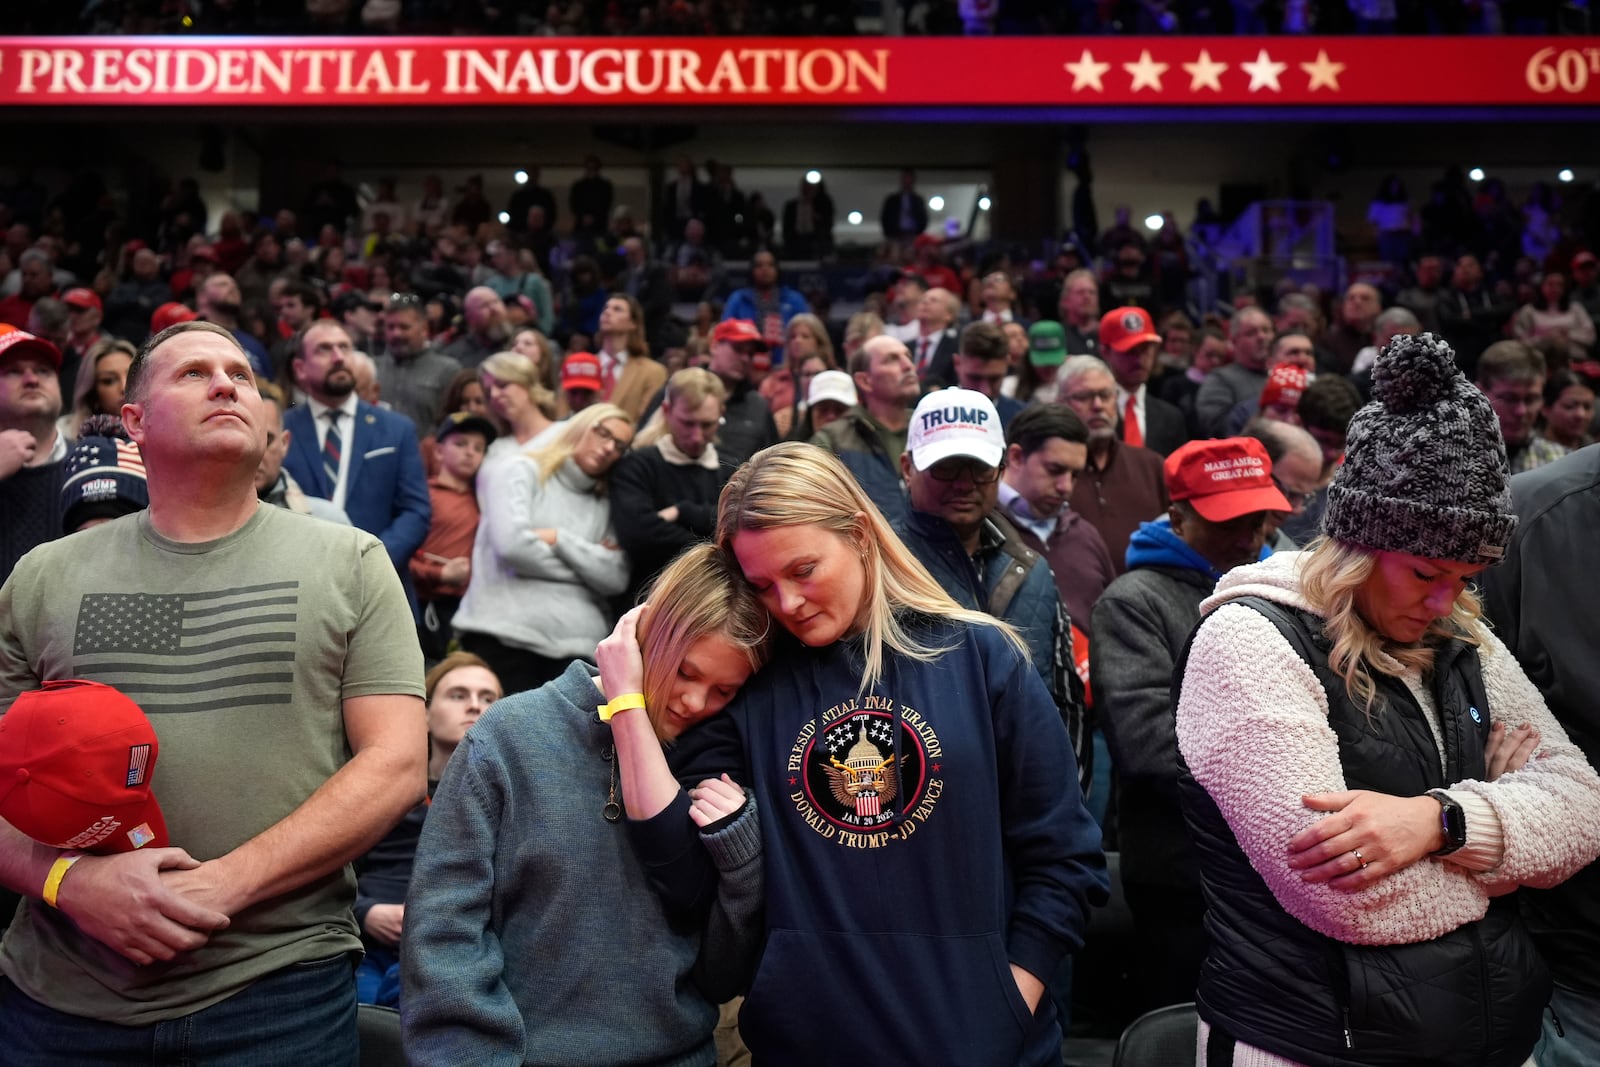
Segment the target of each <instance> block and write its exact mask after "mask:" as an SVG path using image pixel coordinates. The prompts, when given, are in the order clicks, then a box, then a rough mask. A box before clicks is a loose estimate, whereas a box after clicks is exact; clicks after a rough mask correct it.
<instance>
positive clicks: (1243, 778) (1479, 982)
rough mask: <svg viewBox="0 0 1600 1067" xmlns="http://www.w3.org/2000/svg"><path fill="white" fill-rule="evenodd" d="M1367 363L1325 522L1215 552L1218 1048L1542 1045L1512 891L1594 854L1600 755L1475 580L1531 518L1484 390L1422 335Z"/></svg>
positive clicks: (1182, 760) (1208, 880) (1206, 698)
mask: <svg viewBox="0 0 1600 1067" xmlns="http://www.w3.org/2000/svg"><path fill="white" fill-rule="evenodd" d="M1373 382H1374V386H1373V396H1374V400H1373V402H1372V403H1370V404H1368V405H1367V406H1366V407H1364V408H1363V409H1361V411H1360V412H1359V413H1358V414H1357V415H1356V417H1355V418H1354V420H1352V422H1351V424H1350V431H1349V442H1348V451H1347V453H1346V457H1345V462H1344V465H1343V466H1342V467H1341V468H1340V470H1339V472H1338V474H1337V475H1336V476H1335V478H1334V481H1333V484H1332V486H1331V487H1330V488H1329V491H1328V509H1327V514H1326V518H1325V536H1324V537H1322V538H1321V539H1319V540H1317V541H1316V542H1314V543H1313V544H1312V545H1311V546H1310V547H1309V548H1308V549H1307V550H1306V551H1304V552H1299V553H1279V554H1277V555H1274V556H1273V557H1272V558H1271V559H1270V560H1267V561H1265V562H1263V563H1259V564H1253V565H1250V566H1247V567H1240V568H1238V569H1236V570H1234V571H1233V572H1231V573H1230V574H1229V575H1227V576H1226V577H1225V578H1223V580H1222V581H1221V582H1220V583H1219V584H1218V586H1217V591H1216V593H1215V594H1214V595H1213V596H1212V597H1211V598H1210V599H1208V600H1207V601H1206V602H1205V603H1204V604H1202V605H1201V611H1202V615H1203V621H1202V622H1201V624H1200V626H1199V628H1198V629H1197V630H1196V632H1195V634H1194V636H1193V638H1192V639H1191V646H1190V649H1189V651H1188V653H1187V655H1186V661H1185V662H1186V664H1187V665H1186V666H1183V665H1180V668H1179V670H1180V672H1181V673H1182V679H1183V680H1182V686H1181V691H1180V694H1179V697H1178V701H1177V733H1178V748H1179V764H1180V776H1181V777H1180V793H1181V800H1182V804H1183V808H1184V816H1185V819H1186V820H1187V822H1188V825H1189V828H1190V831H1191V834H1192V835H1193V838H1194V840H1195V843H1196V847H1197V849H1198V851H1199V854H1200V866H1201V877H1202V881H1203V884H1204V887H1205V896H1206V903H1207V915H1206V933H1207V936H1208V940H1209V942H1210V948H1209V952H1208V955H1207V958H1206V961H1205V964H1204V966H1203V967H1202V969H1201V974H1200V981H1199V988H1198V990H1197V994H1196V1000H1197V1002H1198V1007H1199V1012H1200V1020H1201V1022H1200V1033H1199V1050H1198V1059H1197V1062H1198V1063H1199V1064H1205V1065H1207V1067H1211V1065H1217V1064H1235V1065H1249V1067H1255V1065H1267V1067H1278V1065H1294V1064H1311V1065H1316V1067H1332V1065H1346V1064H1358V1065H1373V1067H1378V1065H1395V1067H1399V1065H1412V1064H1432V1065H1438V1067H1452V1065H1456V1064H1462V1065H1465V1064H1476V1065H1485V1067H1519V1065H1522V1064H1524V1063H1531V1062H1532V1061H1531V1060H1530V1059H1529V1058H1528V1057H1529V1054H1530V1053H1531V1052H1532V1050H1533V1047H1534V1043H1535V1041H1536V1040H1537V1039H1538V1037H1539V1030H1540V1021H1541V1015H1542V1013H1543V1011H1544V1010H1545V1005H1546V1002H1547V1000H1548V998H1549V993H1550V980H1549V975H1548V973H1547V972H1546V970H1545V967H1544V964H1543V963H1542V961H1541V960H1540V959H1539V957H1538V954H1537V952H1536V951H1535V949H1534V947H1533V944H1532V942H1531V941H1530V940H1529V937H1528V934H1527V931H1526V930H1525V929H1524V928H1523V925H1522V922H1521V920H1520V919H1519V918H1518V916H1517V906H1516V903H1515V900H1514V898H1512V897H1511V896H1509V894H1511V893H1512V892H1513V891H1514V890H1516V889H1517V888H1518V887H1520V886H1524V885H1527V886H1535V887H1546V886H1550V885H1553V884H1555V883H1557V882H1560V881H1561V880H1562V879H1564V878H1566V877H1568V876H1569V875H1571V874H1572V873H1573V872H1574V871H1576V870H1577V869H1579V868H1580V867H1582V866H1584V865H1585V864H1587V863H1589V862H1590V861H1591V860H1592V859H1593V858H1594V857H1595V856H1596V855H1600V822H1597V821H1596V819H1595V818H1594V813H1595V812H1596V811H1597V810H1600V778H1597V777H1596V775H1595V772H1594V771H1593V769H1592V768H1590V766H1589V765H1588V763H1587V762H1586V761H1585V760H1584V758H1583V755H1582V753H1581V752H1580V751H1579V750H1578V749H1577V748H1576V747H1575V746H1574V745H1573V744H1572V743H1571V742H1570V741H1569V740H1568V739H1567V735H1566V734H1565V733H1564V732H1563V731H1562V729H1561V727H1560V726H1559V725H1558V724H1557V723H1556V721H1555V719H1554V718H1552V716H1551V715H1550V713H1549V711H1548V709H1547V708H1546V707H1545V703H1544V700H1543V699H1542V698H1541V697H1540V695H1539V693H1538V691H1537V690H1536V689H1535V688H1534V687H1533V685H1532V684H1531V683H1530V682H1529V681H1528V678H1527V676H1526V675H1525V674H1524V673H1523V671H1522V668H1521V667H1519V666H1518V665H1517V663H1516V661H1515V660H1514V659H1513V658H1512V657H1511V655H1510V653H1509V652H1507V651H1506V648H1505V646H1504V645H1503V644H1502V643H1501V642H1500V640H1499V639H1498V638H1496V637H1495V636H1494V635H1493V634H1492V633H1490V632H1489V630H1488V628H1487V627H1486V626H1485V625H1484V623H1483V622H1482V621H1481V619H1480V618H1479V603H1478V598H1477V596H1476V595H1475V594H1474V592H1473V591H1472V590H1471V589H1470V588H1469V587H1468V584H1469V583H1470V582H1471V581H1472V580H1473V579H1474V578H1475V577H1476V576H1477V575H1478V574H1479V573H1481V572H1482V571H1483V570H1484V569H1485V568H1486V567H1489V566H1492V565H1493V564H1494V563H1496V562H1498V561H1499V560H1500V559H1501V558H1502V557H1503V556H1504V554H1505V549H1506V545H1507V543H1508V542H1509V540H1510V538H1511V533H1512V531H1513V530H1514V529H1515V526H1516V521H1517V520H1516V518H1515V516H1514V515H1513V514H1512V512H1511V494H1510V491H1509V488H1508V485H1507V480H1508V467H1507V462H1506V451H1505V446H1504V444H1503V442H1502V440H1501V437H1500V431H1499V428H1498V425H1497V421H1496V418H1495V414H1494V411H1493V410H1492V409H1491V408H1490V406H1489V403H1488V401H1487V400H1486V399H1485V398H1484V397H1483V395H1482V394H1481V393H1480V392H1479V391H1478V390H1477V389H1475V388H1474V387H1473V386H1472V385H1471V384H1469V383H1468V382H1467V380H1466V379H1465V378H1464V377H1463V376H1462V375H1461V373H1460V371H1458V370H1457V369H1456V362H1455V356H1454V353H1452V352H1451V350H1450V348H1449V347H1448V346H1447V345H1445V344H1444V343H1443V342H1442V341H1440V340H1439V339H1438V338H1436V337H1434V336H1432V335H1431V334H1423V335H1421V336H1419V337H1398V338H1396V339H1395V340H1394V341H1393V342H1392V343H1391V344H1390V346H1389V347H1388V348H1387V349H1386V350H1385V351H1384V352H1383V354H1382V355H1381V356H1380V357H1379V358H1378V361H1377V363H1376V366H1375V369H1374V376H1373Z"/></svg>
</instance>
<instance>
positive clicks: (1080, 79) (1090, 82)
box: [1062, 48, 1111, 93]
mask: <svg viewBox="0 0 1600 1067" xmlns="http://www.w3.org/2000/svg"><path fill="white" fill-rule="evenodd" d="M1062 66H1063V67H1066V68H1067V73H1068V74H1070V75H1072V91H1073V92H1075V93H1078V92H1082V91H1083V90H1084V88H1085V87H1088V88H1090V89H1093V90H1094V91H1095V92H1097V93H1103V92H1105V91H1106V87H1105V86H1104V85H1101V84H1100V78H1101V77H1102V76H1103V75H1104V74H1105V72H1106V71H1108V70H1110V69H1111V64H1110V63H1098V62H1096V61H1095V58H1094V53H1093V52H1091V51H1089V50H1088V49H1087V48H1085V49H1084V50H1083V56H1082V57H1081V58H1080V59H1079V60H1078V61H1077V62H1076V63H1063V64H1062Z"/></svg>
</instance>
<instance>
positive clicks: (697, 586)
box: [639, 543, 772, 733]
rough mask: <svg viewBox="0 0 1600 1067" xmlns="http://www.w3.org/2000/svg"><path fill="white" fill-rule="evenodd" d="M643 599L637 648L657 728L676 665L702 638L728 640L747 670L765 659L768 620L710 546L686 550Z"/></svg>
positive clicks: (727, 561)
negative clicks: (746, 663) (646, 606)
mask: <svg viewBox="0 0 1600 1067" xmlns="http://www.w3.org/2000/svg"><path fill="white" fill-rule="evenodd" d="M646 599H647V602H648V603H649V605H650V610H649V611H647V612H645V613H644V618H643V619H642V620H641V622H640V624H639V649H640V652H641V653H642V654H643V656H644V701H645V707H646V708H648V709H649V715H650V721H651V723H652V724H655V725H656V728H657V733H659V732H660V725H659V721H658V717H659V715H660V714H661V712H662V711H663V710H664V709H665V708H666V702H667V697H668V694H669V693H671V692H672V683H673V681H674V680H675V679H676V678H677V676H678V668H679V667H680V666H682V664H683V661H684V658H685V657H686V656H688V654H689V650H690V649H691V648H693V647H694V643H695V642H696V641H698V640H700V639H701V638H702V637H710V636H717V637H721V638H722V639H723V640H725V641H727V642H728V643H729V644H730V645H732V646H733V647H734V648H737V649H738V650H739V651H741V652H743V653H744V655H745V658H746V659H747V660H749V663H750V669H751V670H752V671H757V670H760V669H761V667H762V665H763V664H765V663H766V662H767V654H768V652H770V651H771V647H772V620H771V619H770V618H769V617H768V616H767V611H766V609H765V608H763V607H762V606H761V601H760V600H758V599H757V598H756V595H755V593H754V592H753V591H752V590H751V589H750V586H749V583H747V582H746V581H745V580H744V576H743V575H742V574H740V573H739V565H738V563H737V562H735V561H734V560H733V559H732V558H730V557H729V555H728V554H727V553H726V552H724V551H722V550H721V549H720V548H717V547H716V546H715V545H710V544H705V543H702V544H698V545H694V546H692V547H690V548H687V549H685V550H684V551H683V552H682V553H680V554H679V555H678V557H677V558H676V559H674V560H673V561H672V562H671V563H670V564H668V565H667V569H666V570H664V571H662V572H661V573H660V574H659V575H658V576H657V577H656V579H655V581H653V582H652V583H651V584H650V591H649V593H648V594H647V596H646Z"/></svg>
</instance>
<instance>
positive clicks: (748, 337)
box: [711, 319, 769, 348]
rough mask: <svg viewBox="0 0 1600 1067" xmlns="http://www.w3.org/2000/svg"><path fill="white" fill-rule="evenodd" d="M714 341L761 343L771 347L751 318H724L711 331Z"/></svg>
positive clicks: (763, 345) (732, 343) (739, 343)
mask: <svg viewBox="0 0 1600 1067" xmlns="http://www.w3.org/2000/svg"><path fill="white" fill-rule="evenodd" d="M711 340H712V342H713V343H720V342H722V341H726V342H728V343H729V344H731V345H743V344H750V345H760V346H761V347H762V348H767V347H769V346H768V345H767V339H766V338H765V337H762V336H761V331H760V330H758V329H756V324H755V323H753V322H751V321H750V320H749V319H723V320H722V321H721V322H719V323H717V326H716V329H714V330H712V331H711Z"/></svg>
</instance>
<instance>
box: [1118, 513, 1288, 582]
mask: <svg viewBox="0 0 1600 1067" xmlns="http://www.w3.org/2000/svg"><path fill="white" fill-rule="evenodd" d="M1270 555H1272V546H1271V545H1270V544H1267V545H1262V546H1261V558H1262V559H1266V558H1267V557H1268V556H1270ZM1127 561H1128V570H1130V571H1132V570H1138V569H1139V568H1140V567H1178V568H1180V569H1182V570H1190V571H1199V572H1200V573H1201V574H1207V575H1210V576H1211V580H1212V581H1220V580H1221V578H1222V572H1221V571H1219V570H1217V568H1216V567H1214V566H1212V565H1211V561H1210V560H1208V559H1206V558H1205V557H1204V556H1202V555H1201V554H1200V553H1198V552H1196V551H1195V550H1194V549H1192V548H1190V547H1189V544H1188V542H1186V541H1184V540H1183V539H1182V538H1180V537H1179V536H1178V535H1177V534H1175V533H1173V532H1172V520H1171V519H1170V518H1168V517H1167V516H1165V515H1163V516H1161V518H1159V519H1155V520H1153V521H1151V522H1146V523H1141V524H1140V526H1139V528H1138V529H1137V530H1135V531H1133V536H1132V537H1131V538H1129V539H1128V554H1127Z"/></svg>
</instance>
